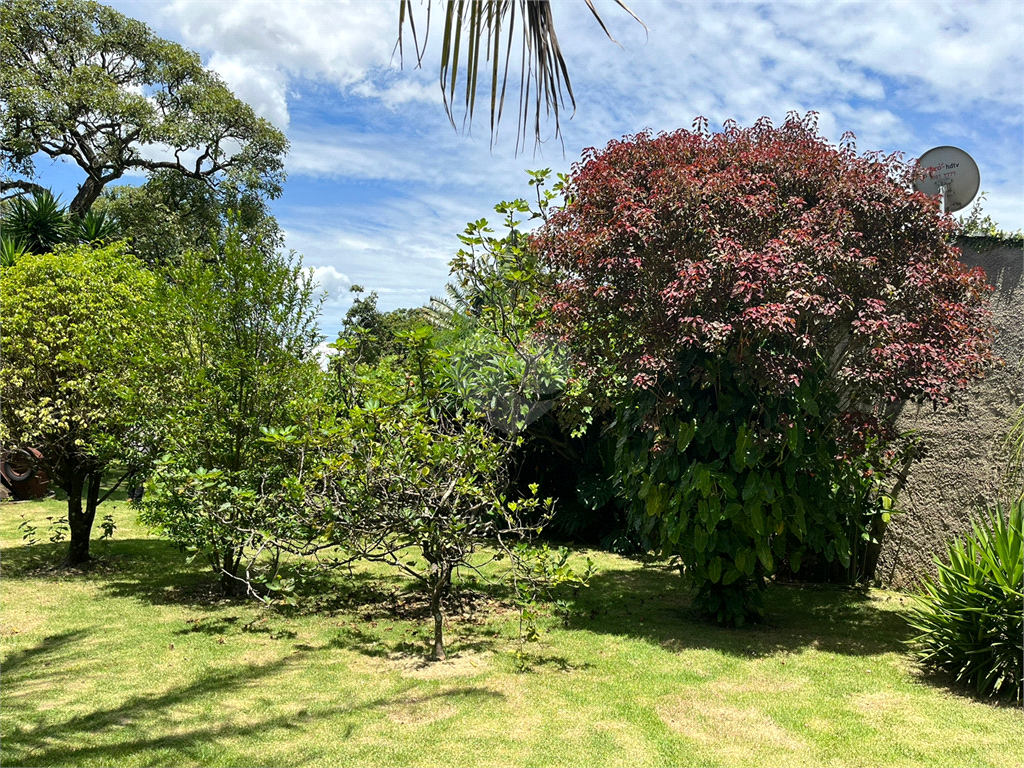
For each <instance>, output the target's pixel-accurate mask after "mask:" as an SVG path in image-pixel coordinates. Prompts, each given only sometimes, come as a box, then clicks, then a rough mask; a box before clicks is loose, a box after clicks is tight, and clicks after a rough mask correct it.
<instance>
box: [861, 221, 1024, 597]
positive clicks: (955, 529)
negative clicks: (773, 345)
mask: <svg viewBox="0 0 1024 768" xmlns="http://www.w3.org/2000/svg"><path fill="white" fill-rule="evenodd" d="M957 245H958V246H959V247H960V249H961V251H962V253H963V255H962V257H961V259H962V261H963V262H964V263H965V264H967V265H968V266H971V267H981V268H983V269H984V270H985V274H986V275H987V276H988V281H989V283H990V284H991V285H992V286H993V287H994V288H995V290H994V291H993V293H992V294H991V300H992V310H993V321H994V322H995V325H996V328H997V330H998V334H997V336H996V340H995V354H996V355H997V356H998V357H999V358H1001V359H1002V361H1003V362H1002V364H1000V365H997V366H996V367H994V368H993V369H992V370H991V371H990V372H989V374H988V376H987V377H986V378H985V379H984V380H983V381H980V382H977V383H976V384H974V386H972V387H971V389H970V390H969V391H967V392H966V393H965V394H964V395H963V396H961V397H959V398H958V399H957V400H956V402H954V403H953V404H950V405H948V406H946V407H944V408H940V409H938V410H937V411H934V410H933V408H932V407H931V406H930V405H928V406H920V407H918V406H913V405H909V406H906V407H904V409H903V411H902V413H901V414H900V416H899V421H898V426H899V427H900V429H901V430H909V429H915V430H917V431H918V434H919V435H920V436H921V437H922V439H923V441H924V447H925V451H926V454H925V457H924V458H923V459H922V460H921V461H920V463H918V464H916V465H915V466H914V468H913V469H912V470H911V474H910V477H909V478H908V480H907V484H906V486H905V487H904V489H903V491H902V492H901V494H900V497H899V499H898V501H897V506H898V507H899V508H900V509H902V510H904V512H903V514H901V515H897V516H894V517H893V520H892V523H891V524H890V526H889V530H888V531H887V532H886V535H885V539H884V541H883V543H882V552H881V555H880V557H879V561H878V568H877V570H876V571H875V578H876V580H877V581H878V582H879V583H880V584H881V585H882V586H885V587H890V588H893V589H911V588H913V587H914V585H915V584H916V581H917V578H918V576H919V575H920V574H921V573H924V572H934V565H933V561H932V556H933V555H935V554H942V553H944V552H945V544H946V542H947V541H949V540H950V539H951V538H952V537H954V536H956V535H959V534H963V533H965V532H966V531H969V530H970V523H969V515H970V514H971V512H972V510H974V509H976V508H977V507H978V505H979V504H985V503H991V502H992V501H994V500H995V497H996V491H997V488H998V483H999V474H1000V470H1001V469H1002V462H1001V461H1000V457H999V455H998V452H999V447H1000V444H1001V437H1002V436H1003V435H1004V434H1005V431H1006V429H1007V424H1008V422H1009V420H1010V418H1011V416H1012V414H1013V412H1014V411H1015V410H1016V408H1017V407H1018V406H1019V405H1020V404H1021V401H1022V397H1024V384H1022V381H1024V379H1022V376H1024V371H1022V369H1021V365H1022V360H1024V281H1022V279H1021V273H1022V271H1024V250H1022V248H1021V243H1020V241H1019V240H1018V241H1016V242H1014V243H1012V244H1008V243H1007V242H1006V241H1002V240H997V239H995V238H987V237H977V238H975V237H965V238H961V239H960V241H959V242H958V243H957Z"/></svg>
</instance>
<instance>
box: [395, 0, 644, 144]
mask: <svg viewBox="0 0 1024 768" xmlns="http://www.w3.org/2000/svg"><path fill="white" fill-rule="evenodd" d="M434 2H441V0H421V3H422V5H425V6H426V25H425V34H424V38H423V45H422V46H421V45H420V43H419V37H418V35H417V31H416V22H415V9H414V8H413V0H400V7H399V14H398V42H397V43H396V46H395V47H396V49H397V50H398V52H399V57H400V58H401V57H403V55H404V45H403V32H404V29H405V26H406V24H408V25H409V30H410V32H411V33H412V37H413V45H414V47H415V49H416V64H417V66H421V65H422V63H423V56H424V54H425V52H426V48H427V39H428V37H429V34H430V23H431V22H430V17H431V8H432V7H433V3H434ZM584 2H586V4H587V8H589V9H590V12H591V13H592V14H593V16H594V18H595V19H597V22H598V24H600V25H601V29H602V30H603V31H604V33H605V34H606V35H607V36H608V39H609V40H612V42H615V40H614V38H613V37H612V36H611V33H610V32H609V31H608V27H607V26H606V25H605V23H604V20H603V19H602V18H601V15H600V14H599V13H598V11H597V8H595V7H594V3H593V0H584ZM615 3H616V5H618V6H619V7H620V8H621V9H622V10H624V11H625V12H626V13H628V14H629V15H630V16H632V17H633V18H634V19H635V20H636V21H637V22H638V23H639V24H641V25H643V22H642V21H640V19H639V18H638V17H637V15H636V14H635V13H633V11H631V10H630V9H629V7H628V6H627V5H626V4H625V3H624V2H623V0H615ZM644 28H645V29H646V27H644ZM517 34H518V35H519V36H520V37H521V46H520V66H519V70H520V74H519V117H518V119H517V122H516V152H517V153H518V152H519V151H520V150H521V149H522V148H523V147H524V146H525V136H526V132H527V130H528V128H529V125H530V117H531V114H532V116H533V131H534V137H535V140H536V142H537V143H538V144H539V143H540V142H541V140H542V134H541V113H542V112H543V113H544V115H545V116H546V117H549V118H550V117H553V118H554V122H555V131H554V136H555V138H560V137H561V125H560V117H561V114H562V111H563V110H564V109H565V107H566V97H568V102H569V104H571V105H572V109H573V112H575V110H576V97H575V95H574V94H573V91H572V81H571V80H570V79H569V69H568V66H567V65H566V63H565V58H564V57H563V55H562V49H561V46H560V45H559V43H558V36H557V35H556V34H555V24H554V18H553V16H552V13H551V2H550V0H444V33H443V37H442V41H441V66H440V83H441V93H442V95H443V97H444V106H445V112H446V113H447V115H448V119H449V120H450V121H451V124H452V126H454V127H458V126H457V124H456V121H455V112H454V109H455V101H456V99H457V98H458V91H459V85H460V73H461V75H462V77H461V80H462V82H463V87H464V95H463V99H462V101H463V119H462V123H463V128H464V129H465V128H467V127H469V126H471V125H472V122H473V114H474V112H475V110H476V95H477V90H478V84H479V81H480V64H481V56H482V57H483V61H484V63H485V64H487V63H489V64H490V78H489V79H490V112H491V121H490V124H491V144H492V146H493V143H494V141H495V139H496V138H497V134H498V125H499V123H500V122H501V117H502V114H503V113H504V108H505V94H506V91H507V87H508V79H509V65H510V63H511V61H512V59H513V55H512V44H513V41H514V40H515V38H516V36H517ZM463 70H464V71H463Z"/></svg>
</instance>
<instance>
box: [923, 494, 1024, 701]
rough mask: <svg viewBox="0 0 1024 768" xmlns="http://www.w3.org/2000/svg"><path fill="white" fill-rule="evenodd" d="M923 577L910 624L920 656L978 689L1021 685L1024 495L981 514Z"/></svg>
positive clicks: (1016, 691)
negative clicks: (935, 570) (915, 631)
mask: <svg viewBox="0 0 1024 768" xmlns="http://www.w3.org/2000/svg"><path fill="white" fill-rule="evenodd" d="M972 528H973V530H972V532H971V534H970V535H968V536H966V537H965V538H963V539H961V540H957V541H954V542H952V543H950V544H949V546H948V548H947V551H946V559H947V560H948V561H949V562H948V563H946V562H942V561H940V560H936V565H937V567H938V577H937V578H935V579H932V578H930V577H926V578H925V579H924V582H923V584H922V595H921V596H920V598H919V600H918V604H917V607H916V611H915V614H914V617H913V618H912V619H911V624H912V625H913V626H914V627H915V628H916V629H918V630H919V631H920V632H921V634H920V635H919V636H918V637H917V638H916V640H915V643H916V646H917V649H918V656H919V657H920V659H921V660H922V661H923V662H925V663H926V664H929V665H931V666H935V667H938V668H940V669H943V670H945V671H947V672H950V673H952V674H954V675H956V679H957V680H958V681H960V682H963V683H965V684H967V685H969V686H971V687H972V688H974V689H975V690H977V691H978V692H979V693H982V694H986V695H995V696H1005V695H1008V696H1011V697H1016V698H1017V700H1020V699H1021V696H1022V690H1024V617H1022V615H1021V605H1022V604H1024V500H1022V499H1021V498H1019V497H1018V498H1017V499H1015V500H1014V501H1013V502H1012V503H1011V504H1010V505H1009V509H1007V508H1005V507H1003V506H1002V505H997V506H996V507H994V508H992V509H988V510H986V511H985V513H984V514H982V515H980V516H979V517H978V519H977V520H976V521H975V522H974V523H973V526H972Z"/></svg>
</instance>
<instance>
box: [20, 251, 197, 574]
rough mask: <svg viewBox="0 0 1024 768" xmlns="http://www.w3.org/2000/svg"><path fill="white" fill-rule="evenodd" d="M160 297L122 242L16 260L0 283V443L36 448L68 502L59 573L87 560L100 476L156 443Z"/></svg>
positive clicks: (164, 367)
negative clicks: (0, 358)
mask: <svg viewBox="0 0 1024 768" xmlns="http://www.w3.org/2000/svg"><path fill="white" fill-rule="evenodd" d="M165 299H166V296H165V293H164V289H163V286H162V284H161V281H160V278H159V277H158V276H157V275H155V274H153V273H152V272H150V271H148V270H145V269H143V268H142V265H141V264H140V263H139V261H138V260H137V259H136V258H135V257H134V256H132V255H130V254H129V253H127V252H126V249H125V245H124V243H115V244H113V245H110V246H106V247H102V248H92V247H89V246H79V247H75V248H71V247H58V248H57V250H56V252H54V253H46V254H24V255H22V257H21V258H20V259H19V260H18V262H17V263H16V264H15V265H13V266H11V267H9V268H5V269H4V270H3V272H2V275H0V313H2V315H3V318H4V322H3V329H2V344H3V350H4V355H3V366H2V369H0V413H2V417H3V418H2V426H0V435H2V440H3V443H4V445H5V446H8V447H17V446H24V447H29V446H31V447H36V448H39V449H41V451H42V453H43V456H44V460H45V464H46V467H45V468H46V470H47V472H49V473H50V476H51V477H53V478H55V480H56V481H57V483H58V485H59V486H60V487H61V488H62V489H63V490H64V492H65V493H66V494H67V498H68V525H69V528H70V534H71V535H70V546H69V549H68V553H67V557H66V558H65V563H66V564H67V565H69V566H77V565H81V564H83V563H85V562H87V561H88V560H89V537H90V532H91V530H92V525H93V521H94V520H95V517H96V508H97V506H98V505H99V504H100V503H101V502H102V501H103V500H104V499H105V498H107V496H109V494H110V492H111V491H107V493H106V494H105V495H103V496H101V494H100V491H101V488H100V484H101V481H102V480H103V477H104V474H105V473H106V472H107V471H108V470H109V469H110V468H111V467H112V466H113V465H115V464H117V465H118V466H122V467H125V468H126V472H125V475H124V476H122V478H121V480H118V483H120V482H121V481H122V480H124V478H125V476H127V475H128V474H131V473H138V472H139V471H141V469H142V468H144V467H145V466H146V465H147V463H149V462H150V461H151V460H152V458H153V455H154V451H155V450H156V447H157V446H158V445H159V443H160V429H159V426H158V424H159V414H160V413H161V412H162V411H163V410H164V408H165V404H166V403H167V402H173V400H174V398H175V395H174V393H173V387H174V384H175V382H176V380H177V375H176V368H175V363H174V359H173V355H171V354H170V353H171V352H172V351H173V349H174V348H175V345H176V343H177V342H176V333H175V332H174V331H173V322H172V319H173V309H172V307H171V306H170V305H169V304H168V303H167V302H166V300H165ZM115 487H116V485H115ZM111 490H113V489H111ZM83 496H84V503H83Z"/></svg>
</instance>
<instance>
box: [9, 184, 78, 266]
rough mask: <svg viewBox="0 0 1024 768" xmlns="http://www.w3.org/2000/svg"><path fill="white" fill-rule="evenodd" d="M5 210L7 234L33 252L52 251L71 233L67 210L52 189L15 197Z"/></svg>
mask: <svg viewBox="0 0 1024 768" xmlns="http://www.w3.org/2000/svg"><path fill="white" fill-rule="evenodd" d="M4 213H5V215H4V221H3V226H4V236H5V237H8V238H10V239H11V240H13V241H15V242H21V243H23V244H24V246H25V250H27V251H28V252H30V253H49V252H50V251H52V250H53V248H54V246H55V245H58V244H60V243H63V242H66V241H67V239H68V237H69V235H70V229H69V224H68V217H67V210H66V209H65V208H64V206H62V205H61V204H60V198H58V197H54V196H53V193H52V192H50V190H48V189H44V190H42V191H41V192H36V193H35V194H33V195H32V197H24V196H22V197H16V198H14V199H13V200H11V201H10V204H9V207H8V209H7V210H6V211H5V212H4Z"/></svg>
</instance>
